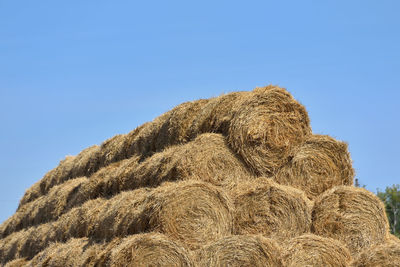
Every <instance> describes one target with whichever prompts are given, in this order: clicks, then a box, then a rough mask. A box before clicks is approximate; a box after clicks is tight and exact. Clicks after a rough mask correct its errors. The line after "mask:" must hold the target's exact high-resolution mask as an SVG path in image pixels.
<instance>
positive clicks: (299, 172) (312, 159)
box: [274, 135, 354, 199]
mask: <svg viewBox="0 0 400 267" xmlns="http://www.w3.org/2000/svg"><path fill="white" fill-rule="evenodd" d="M353 178H354V170H353V168H352V164H351V158H350V154H349V152H348V150H347V144H346V143H343V142H340V141H337V140H335V139H333V138H332V137H329V136H327V135H312V136H310V138H309V139H307V141H306V142H305V143H304V144H303V145H302V146H301V147H300V148H299V149H297V150H296V152H295V154H294V156H293V158H292V159H291V160H290V161H289V162H288V163H287V164H286V165H284V166H283V167H282V168H281V169H280V170H279V171H278V172H277V174H276V175H275V176H274V180H275V181H277V182H278V183H280V184H284V185H290V186H293V187H296V188H299V189H301V190H303V191H304V192H305V193H306V194H307V196H308V197H309V198H310V199H314V198H315V197H317V196H318V195H320V194H321V193H323V192H324V191H326V190H327V189H330V188H332V187H334V186H337V185H353Z"/></svg>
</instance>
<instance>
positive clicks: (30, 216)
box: [1, 177, 88, 238]
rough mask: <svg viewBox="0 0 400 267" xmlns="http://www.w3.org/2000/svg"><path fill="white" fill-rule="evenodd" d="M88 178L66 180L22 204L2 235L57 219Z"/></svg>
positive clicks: (9, 219)
mask: <svg viewBox="0 0 400 267" xmlns="http://www.w3.org/2000/svg"><path fill="white" fill-rule="evenodd" d="M87 181H88V180H87V178H85V177H84V178H77V179H73V180H69V181H66V182H65V183H63V184H61V185H57V186H54V187H53V188H51V190H50V191H49V193H48V194H47V195H45V196H41V197H39V198H37V199H35V200H33V201H31V202H29V203H27V204H26V205H24V206H22V207H21V208H20V209H19V210H18V211H17V212H16V213H14V214H13V215H12V216H11V217H10V218H8V219H7V220H6V221H5V222H4V223H3V224H2V227H3V230H2V231H1V237H3V238H4V237H5V236H7V235H9V234H11V233H13V232H15V231H19V230H21V229H23V228H26V227H29V226H32V225H37V224H40V223H45V222H48V221H52V220H56V219H57V218H58V217H59V216H61V215H62V214H63V213H65V207H66V206H67V204H68V202H69V199H70V198H71V196H73V195H74V194H75V193H76V192H77V190H79V187H80V186H81V185H82V184H84V183H85V182H87Z"/></svg>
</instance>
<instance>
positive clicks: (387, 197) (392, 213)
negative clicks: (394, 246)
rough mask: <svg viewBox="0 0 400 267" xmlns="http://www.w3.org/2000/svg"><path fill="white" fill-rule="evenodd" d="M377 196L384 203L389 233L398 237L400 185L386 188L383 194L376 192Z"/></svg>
mask: <svg viewBox="0 0 400 267" xmlns="http://www.w3.org/2000/svg"><path fill="white" fill-rule="evenodd" d="M377 195H378V197H379V198H380V199H381V200H382V201H383V202H384V203H385V206H386V213H387V216H388V219H389V224H390V231H391V232H392V234H395V235H397V236H398V237H400V185H398V184H396V185H393V186H390V187H389V186H388V187H386V189H385V191H384V192H380V191H379V190H378V193H377Z"/></svg>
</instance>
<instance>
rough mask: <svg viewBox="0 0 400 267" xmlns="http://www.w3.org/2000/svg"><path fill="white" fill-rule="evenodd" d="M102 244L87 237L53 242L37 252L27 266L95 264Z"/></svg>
mask: <svg viewBox="0 0 400 267" xmlns="http://www.w3.org/2000/svg"><path fill="white" fill-rule="evenodd" d="M103 246H104V245H102V244H96V243H93V242H91V241H90V240H89V239H87V238H79V239H75V238H72V239H70V240H68V242H66V243H53V244H51V245H50V246H48V247H47V248H46V249H45V250H43V251H41V252H40V253H38V254H37V255H36V256H35V257H34V258H33V259H32V260H31V261H30V262H29V265H28V266H54V267H55V266H95V264H96V263H97V255H98V254H99V253H100V252H101V250H102V248H103Z"/></svg>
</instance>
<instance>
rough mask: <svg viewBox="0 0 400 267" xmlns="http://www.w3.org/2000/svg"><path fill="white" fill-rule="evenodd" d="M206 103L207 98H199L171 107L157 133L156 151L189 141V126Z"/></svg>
mask: <svg viewBox="0 0 400 267" xmlns="http://www.w3.org/2000/svg"><path fill="white" fill-rule="evenodd" d="M207 103H208V99H200V100H196V101H190V102H185V103H182V104H180V105H178V106H176V107H175V108H173V109H172V110H171V112H170V113H169V115H170V116H169V117H168V119H166V120H165V121H164V123H163V125H162V127H161V128H160V130H159V132H158V134H157V139H156V142H155V147H156V148H157V149H156V151H160V150H162V149H163V148H165V147H167V146H170V145H176V144H182V143H185V142H187V141H189V136H188V134H189V127H190V126H191V125H192V123H193V120H194V119H195V117H196V115H197V114H198V113H199V112H200V111H201V109H202V108H203V107H204V106H205V105H206V104H207Z"/></svg>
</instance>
